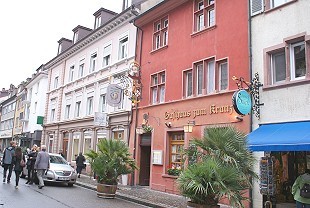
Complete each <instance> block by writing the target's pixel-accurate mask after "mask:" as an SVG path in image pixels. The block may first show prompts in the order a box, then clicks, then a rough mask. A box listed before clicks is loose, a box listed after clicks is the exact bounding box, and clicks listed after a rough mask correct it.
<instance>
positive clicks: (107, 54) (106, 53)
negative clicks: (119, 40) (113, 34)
mask: <svg viewBox="0 0 310 208" xmlns="http://www.w3.org/2000/svg"><path fill="white" fill-rule="evenodd" d="M111 51H112V45H111V44H109V45H107V46H105V47H104V48H103V63H102V65H103V67H105V66H109V65H110V64H111Z"/></svg>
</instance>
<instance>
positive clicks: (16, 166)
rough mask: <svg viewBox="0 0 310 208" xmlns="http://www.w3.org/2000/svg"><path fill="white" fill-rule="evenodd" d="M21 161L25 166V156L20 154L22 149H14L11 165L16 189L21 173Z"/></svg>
mask: <svg viewBox="0 0 310 208" xmlns="http://www.w3.org/2000/svg"><path fill="white" fill-rule="evenodd" d="M22 160H23V161H24V165H25V156H24V155H23V153H22V149H21V148H20V147H17V148H16V149H15V154H14V156H13V159H12V163H13V165H14V171H15V178H16V186H15V188H16V189H17V188H18V182H19V177H20V174H21V173H22V171H23V166H22V165H21V161H22Z"/></svg>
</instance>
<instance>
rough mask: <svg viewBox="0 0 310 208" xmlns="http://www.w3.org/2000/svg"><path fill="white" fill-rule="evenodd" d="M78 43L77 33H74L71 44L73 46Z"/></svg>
mask: <svg viewBox="0 0 310 208" xmlns="http://www.w3.org/2000/svg"><path fill="white" fill-rule="evenodd" d="M77 41H78V33H77V32H75V33H74V35H73V44H75V43H76V42H77Z"/></svg>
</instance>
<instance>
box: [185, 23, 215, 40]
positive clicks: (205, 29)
mask: <svg viewBox="0 0 310 208" xmlns="http://www.w3.org/2000/svg"><path fill="white" fill-rule="evenodd" d="M215 28H216V25H213V26H211V27H206V28H204V29H203V30H200V31H195V32H193V33H192V34H191V36H192V37H195V36H197V35H200V34H202V33H205V32H207V31H211V30H214V29H215Z"/></svg>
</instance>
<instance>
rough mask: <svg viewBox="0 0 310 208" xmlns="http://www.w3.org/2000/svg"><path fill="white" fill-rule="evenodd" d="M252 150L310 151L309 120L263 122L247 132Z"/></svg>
mask: <svg viewBox="0 0 310 208" xmlns="http://www.w3.org/2000/svg"><path fill="white" fill-rule="evenodd" d="M248 147H249V149H250V150H252V151H267V152H269V151H310V121H301V122H288V123H276V124H263V125H261V126H260V127H259V128H257V129H256V130H254V131H253V132H251V133H250V134H248Z"/></svg>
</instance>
